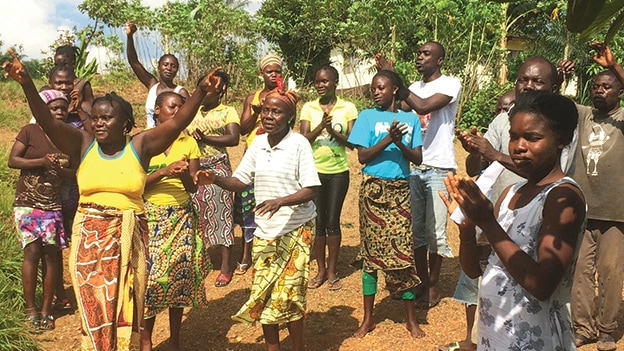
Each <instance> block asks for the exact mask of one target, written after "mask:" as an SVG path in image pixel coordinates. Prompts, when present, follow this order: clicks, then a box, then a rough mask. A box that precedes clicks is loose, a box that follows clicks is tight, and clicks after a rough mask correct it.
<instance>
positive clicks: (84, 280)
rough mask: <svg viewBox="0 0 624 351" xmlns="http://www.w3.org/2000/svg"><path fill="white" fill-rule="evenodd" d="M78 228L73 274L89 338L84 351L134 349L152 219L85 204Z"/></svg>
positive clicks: (76, 223)
mask: <svg viewBox="0 0 624 351" xmlns="http://www.w3.org/2000/svg"><path fill="white" fill-rule="evenodd" d="M73 229H74V230H73V233H72V237H73V238H72V245H71V251H70V257H69V270H70V272H71V278H72V284H73V287H74V292H75V294H76V300H77V302H78V312H79V313H80V319H81V323H82V330H83V335H84V337H83V339H82V345H81V350H83V351H85V350H95V351H110V350H117V351H126V350H130V349H131V345H130V344H131V342H130V339H131V337H133V335H132V334H133V331H134V332H137V331H138V330H139V328H138V327H139V324H140V321H141V320H142V318H143V308H144V306H143V302H144V298H145V287H146V283H147V220H146V218H145V216H144V215H137V214H136V213H135V212H134V211H133V210H128V211H123V212H122V211H119V210H116V209H110V208H102V207H101V206H98V205H91V204H81V205H80V206H79V208H78V211H77V213H76V218H75V220H74V228H73ZM135 312H136V314H137V315H138V316H136V317H138V319H135ZM135 334H136V333H135ZM132 349H134V348H132Z"/></svg>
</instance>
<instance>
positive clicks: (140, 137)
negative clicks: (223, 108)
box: [133, 67, 221, 163]
mask: <svg viewBox="0 0 624 351" xmlns="http://www.w3.org/2000/svg"><path fill="white" fill-rule="evenodd" d="M220 69H221V67H218V68H215V69H214V70H213V71H212V72H210V74H208V75H207V76H206V77H205V78H204V80H202V81H201V82H200V83H199V84H198V85H197V89H195V92H193V95H192V96H191V98H190V99H188V100H187V101H186V103H185V104H184V105H182V107H180V110H179V111H178V112H177V113H176V115H175V116H174V117H173V118H171V119H170V120H168V121H166V122H164V123H161V124H159V125H157V126H156V128H153V129H148V130H146V131H144V132H143V133H139V134H137V135H136V136H135V137H134V138H133V143H135V144H134V145H135V148H136V150H137V152H138V153H139V155H140V156H141V160H142V161H143V163H146V161H147V163H149V159H150V158H152V157H153V156H155V155H158V154H160V153H162V152H164V151H165V150H166V149H167V148H168V147H169V145H171V144H172V143H173V142H174V141H175V140H176V138H177V137H178V136H179V135H180V133H181V132H182V131H183V130H184V129H185V128H186V127H187V126H188V125H189V124H190V123H191V121H193V118H194V117H195V114H197V109H198V108H199V105H200V104H201V102H202V100H203V99H204V97H205V96H206V94H216V90H217V89H218V88H219V86H220V85H221V79H220V78H219V77H217V76H215V75H214V74H215V72H217V71H219V70H220ZM135 140H136V141H135Z"/></svg>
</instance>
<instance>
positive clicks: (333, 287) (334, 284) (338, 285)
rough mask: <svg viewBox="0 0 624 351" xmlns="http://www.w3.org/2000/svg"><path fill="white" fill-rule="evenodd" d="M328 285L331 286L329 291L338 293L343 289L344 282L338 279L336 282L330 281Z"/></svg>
mask: <svg viewBox="0 0 624 351" xmlns="http://www.w3.org/2000/svg"><path fill="white" fill-rule="evenodd" d="M327 285H329V288H328V289H329V291H338V290H340V289H342V282H340V278H338V277H336V279H334V280H328V281H327Z"/></svg>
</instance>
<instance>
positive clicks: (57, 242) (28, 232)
mask: <svg viewBox="0 0 624 351" xmlns="http://www.w3.org/2000/svg"><path fill="white" fill-rule="evenodd" d="M13 215H14V218H15V228H16V229H17V239H18V240H19V242H20V247H21V248H22V250H23V249H24V248H25V247H26V245H28V244H30V243H32V242H34V241H36V240H41V244H42V245H53V246H56V247H58V248H60V249H64V248H67V247H68V243H67V242H68V240H67V239H68V238H67V236H66V235H67V234H66V231H65V227H64V226H63V214H62V213H61V211H45V210H40V209H38V208H32V207H14V208H13Z"/></svg>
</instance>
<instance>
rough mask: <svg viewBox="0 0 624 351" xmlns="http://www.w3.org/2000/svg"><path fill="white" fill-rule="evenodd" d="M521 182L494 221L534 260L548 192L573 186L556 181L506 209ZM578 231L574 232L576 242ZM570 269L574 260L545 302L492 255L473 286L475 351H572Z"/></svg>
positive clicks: (502, 205)
mask: <svg viewBox="0 0 624 351" xmlns="http://www.w3.org/2000/svg"><path fill="white" fill-rule="evenodd" d="M525 183H526V181H523V182H519V183H516V184H514V185H513V186H512V187H511V189H509V192H508V193H507V196H506V197H505V199H504V200H503V201H502V203H501V205H500V209H499V215H498V223H499V224H500V226H501V227H502V228H503V229H504V230H505V231H506V232H507V234H508V235H509V237H510V238H511V240H513V241H514V242H515V243H516V244H517V245H518V246H519V247H520V249H522V251H524V252H525V253H526V254H527V255H529V256H531V257H532V258H533V259H534V260H536V259H537V249H538V245H539V237H538V235H539V230H540V227H541V226H542V223H543V217H542V212H543V210H544V203H545V202H546V198H547V196H548V193H549V192H550V191H551V190H552V189H554V188H555V187H557V186H560V185H562V184H572V185H574V186H576V187H578V185H577V184H576V182H574V180H572V178H568V177H564V178H561V179H560V180H558V181H556V182H554V183H552V184H550V185H548V186H546V187H545V188H544V189H542V191H541V192H540V193H539V194H537V195H536V196H535V197H534V198H533V199H532V200H531V202H529V203H528V204H527V205H526V206H524V207H521V208H517V209H515V210H510V209H509V201H510V200H511V198H512V197H513V196H514V194H515V193H516V192H517V191H518V189H520V187H522V186H523V185H524V184H525ZM581 233H582V230H581V231H580V232H579V233H576V234H577V235H579V238H580V236H581ZM580 242H581V241H580V240H579V241H578V245H580ZM577 251H578V250H577ZM575 265H576V257H575V259H574V261H573V264H571V265H570V267H568V270H567V271H566V272H565V273H564V275H563V277H562V279H561V282H560V283H559V286H558V287H557V288H556V289H555V291H554V292H553V294H552V295H551V296H550V298H549V299H548V300H546V301H540V300H538V299H537V298H535V297H534V296H533V295H531V294H530V293H528V292H527V291H526V290H524V288H523V287H522V286H521V285H520V284H518V282H517V281H516V280H515V279H514V278H513V277H512V276H511V274H510V273H509V271H507V268H506V267H505V266H504V265H503V263H502V262H501V261H500V258H499V257H498V255H497V254H496V252H494V251H492V253H491V254H490V257H489V259H488V264H487V267H486V269H485V271H484V272H483V277H482V279H481V285H480V287H479V305H480V307H479V325H478V328H477V330H478V338H477V340H479V341H478V343H479V345H478V346H477V348H478V350H480V351H498V350H536V348H535V345H541V346H542V348H540V349H541V350H568V351H571V350H576V348H575V347H574V332H573V330H572V320H571V316H570V290H571V289H572V278H573V272H574V267H575Z"/></svg>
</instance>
